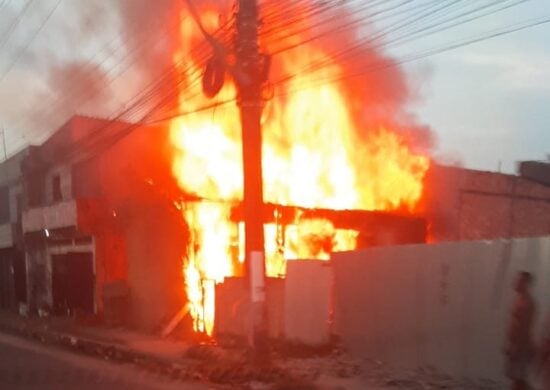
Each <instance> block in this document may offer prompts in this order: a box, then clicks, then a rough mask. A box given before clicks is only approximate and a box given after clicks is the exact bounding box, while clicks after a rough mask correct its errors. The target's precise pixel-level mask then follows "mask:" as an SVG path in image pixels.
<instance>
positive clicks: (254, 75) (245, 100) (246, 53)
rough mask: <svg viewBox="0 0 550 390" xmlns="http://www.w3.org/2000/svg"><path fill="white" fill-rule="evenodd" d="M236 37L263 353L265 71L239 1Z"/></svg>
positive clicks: (258, 341)
mask: <svg viewBox="0 0 550 390" xmlns="http://www.w3.org/2000/svg"><path fill="white" fill-rule="evenodd" d="M238 6H239V8H238V12H237V16H236V17H237V20H236V24H237V26H236V27H237V32H236V36H235V53H236V64H235V72H236V73H238V75H240V77H236V78H235V79H236V82H237V88H238V99H239V108H240V113H241V123H242V141H243V170H244V193H243V209H244V223H245V276H246V277H247V278H248V279H249V280H250V289H251V290H250V296H251V305H252V306H251V314H252V315H251V321H252V335H251V342H252V345H253V347H254V349H255V351H256V352H260V351H265V347H266V344H265V341H266V339H267V318H266V305H265V271H264V270H265V264H264V261H265V260H264V257H265V256H264V230H263V215H262V210H263V179H262V128H261V124H260V119H261V114H262V96H261V92H262V82H263V81H264V80H263V77H265V74H266V72H265V71H264V70H262V67H263V66H264V65H265V64H263V62H262V59H263V57H262V55H261V54H260V51H259V45H258V24H259V22H258V4H257V2H256V0H239V2H238Z"/></svg>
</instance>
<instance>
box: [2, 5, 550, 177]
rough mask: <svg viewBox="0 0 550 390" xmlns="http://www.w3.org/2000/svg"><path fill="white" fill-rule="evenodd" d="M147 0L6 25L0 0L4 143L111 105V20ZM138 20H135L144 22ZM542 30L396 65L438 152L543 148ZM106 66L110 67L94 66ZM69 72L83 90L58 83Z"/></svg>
mask: <svg viewBox="0 0 550 390" xmlns="http://www.w3.org/2000/svg"><path fill="white" fill-rule="evenodd" d="M132 1H133V2H132ZM146 1H147V0H116V1H100V0H89V1H84V0H80V1H79V0H72V1H71V0H34V1H33V2H32V3H31V4H30V6H29V9H28V11H27V12H26V13H25V14H24V17H23V18H22V19H21V21H20V23H18V24H17V25H16V26H15V28H14V29H13V31H12V32H11V33H9V31H10V26H11V25H12V23H13V20H14V18H15V17H16V16H17V15H18V13H19V12H20V11H21V10H22V9H23V7H24V6H25V4H26V0H0V7H1V8H0V127H1V128H4V130H5V133H6V144H7V145H6V146H7V150H8V154H12V153H14V152H15V151H16V150H18V149H20V148H21V147H23V146H24V145H25V144H28V143H39V142H41V141H42V140H43V139H44V138H45V137H46V136H47V135H48V134H49V133H50V132H51V131H52V130H53V129H55V128H56V126H59V125H60V124H62V123H63V122H64V121H65V120H66V119H67V117H68V116H69V115H70V114H71V113H74V112H78V113H85V114H86V113H92V114H94V115H97V116H109V113H112V112H113V111H114V110H116V109H117V108H120V107H122V106H123V105H124V102H125V101H126V100H127V99H128V97H130V96H132V94H133V93H135V92H136V90H137V89H138V88H139V87H138V85H139V83H137V82H136V80H137V79H139V78H140V70H139V69H128V68H127V67H125V66H124V65H117V64H118V63H119V62H120V63H121V64H124V63H128V62H130V61H133V60H135V58H132V56H128V53H127V51H128V48H126V50H122V49H121V47H122V46H123V45H124V44H125V43H124V36H123V29H122V28H121V24H122V23H123V20H122V15H123V13H124V12H126V11H127V10H128V9H130V8H125V6H128V4H138V3H140V2H141V3H143V2H146ZM58 2H59V4H58ZM122 5H125V6H122ZM56 6H57V8H55V12H53V14H52V15H51V17H50V18H49V19H48V15H49V12H50V11H51V10H52V9H54V7H56ZM545 15H547V16H550V1H548V0H529V1H525V2H524V3H523V4H520V5H518V6H516V7H514V8H511V9H508V10H505V11H501V12H499V13H497V14H494V15H491V16H489V17H485V18H483V19H479V20H475V21H472V22H471V23H468V24H466V25H463V26H459V27H457V28H454V29H451V30H448V31H445V32H443V33H440V34H437V36H435V37H434V36H431V37H427V38H425V39H423V40H421V41H418V42H414V43H413V44H408V45H401V46H398V47H392V48H388V49H387V53H388V54H390V55H391V56H394V57H396V58H397V59H399V58H402V57H403V56H406V55H407V53H411V52H414V51H416V50H422V49H424V48H433V47H438V46H439V45H445V44H449V43H451V42H455V41H457V40H461V39H464V38H468V37H475V36H479V35H480V34H482V33H483V32H486V31H490V30H493V29H495V28H499V27H504V26H509V25H512V24H515V23H517V22H520V21H525V20H529V19H533V18H538V17H541V16H545ZM152 16H155V15H152ZM157 16H159V17H157V18H156V19H162V18H161V17H160V16H161V15H157ZM46 19H47V23H45V24H44V25H43V27H41V24H42V22H43V21H44V20H46ZM151 19H152V20H154V18H151ZM137 24H138V26H134V27H133V28H135V29H138V30H139V29H143V30H146V29H147V28H148V26H141V25H139V21H138V22H137ZM126 27H128V26H126ZM154 27H155V26H153V27H151V28H154ZM380 27H383V26H380ZM8 33H9V34H8ZM6 36H8V37H9V39H7V40H6V39H5V37H6ZM548 37H550V23H548V24H545V25H542V26H537V27H534V28H531V29H528V30H524V31H520V32H516V33H513V34H509V35H505V36H501V37H498V38H494V39H491V40H487V41H484V42H481V43H476V44H473V45H469V46H466V47H462V48H459V49H455V50H452V51H448V52H444V53H440V54H438V55H435V56H430V57H428V58H425V59H421V60H418V61H414V62H410V63H406V64H404V65H403V67H404V70H405V72H406V73H407V78H408V81H409V83H410V86H411V88H413V90H414V91H415V94H416V95H417V99H415V100H414V102H413V103H412V104H411V107H410V108H409V110H410V111H411V112H412V113H413V114H414V115H416V116H417V118H418V119H419V120H420V121H421V122H422V123H425V124H427V125H429V126H430V127H431V129H432V131H433V133H434V134H435V137H436V139H437V144H436V146H435V149H434V151H433V153H434V156H435V158H436V159H437V160H438V161H441V162H444V163H453V164H455V163H456V164H460V165H463V166H466V167H468V168H473V169H481V170H492V171H496V170H501V171H504V172H514V171H515V163H516V161H518V160H529V159H536V160H540V159H546V158H547V154H550V39H549V38H548ZM143 39H145V38H143ZM29 41H30V42H31V44H30V45H29V46H28V47H26V46H25V45H26V43H27V42H29ZM161 46H162V44H161ZM161 49H162V48H159V50H161ZM93 59H101V60H102V61H103V62H102V66H101V69H99V68H98V69H95V68H94V67H93V66H92V67H91V66H90V64H91V63H92V60H93ZM83 64H84V65H86V66H84V69H88V70H89V72H88V73H87V74H86V78H85V80H82V79H81V78H79V72H81V71H82V69H83V67H82V65H83ZM106 68H108V69H109V72H105V71H102V70H104V69H106ZM76 79H78V80H80V82H79V86H81V87H82V89H83V90H86V92H82V91H79V92H78V93H77V92H74V93H75V94H76V95H69V96H66V95H65V94H61V93H59V91H61V90H63V89H64V87H66V86H67V85H71V81H73V80H76ZM109 79H114V81H109V82H106V80H109ZM99 84H101V85H106V84H107V85H108V88H107V89H109V93H108V94H107V93H106V91H105V90H103V89H101V88H96V89H94V87H93V86H94V85H99ZM120 86H124V88H120ZM90 90H91V92H90ZM113 91H114V93H113ZM83 95H85V98H83ZM98 102H101V104H100V105H98Z"/></svg>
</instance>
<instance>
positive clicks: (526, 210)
mask: <svg viewBox="0 0 550 390" xmlns="http://www.w3.org/2000/svg"><path fill="white" fill-rule="evenodd" d="M426 191H427V192H426V216H427V218H428V220H429V221H431V223H430V232H431V236H432V239H433V240H434V241H454V240H479V239H495V238H502V237H536V236H543V235H550V187H548V186H545V185H542V184H539V183H536V182H533V181H530V180H528V179H525V178H522V177H520V176H516V175H507V174H501V173H498V172H482V171H475V170H469V169H463V168H454V167H443V166H437V165H436V166H434V167H433V168H432V169H431V170H430V172H429V173H428V175H427V179H426Z"/></svg>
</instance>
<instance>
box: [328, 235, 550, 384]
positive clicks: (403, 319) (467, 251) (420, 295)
mask: <svg viewBox="0 0 550 390" xmlns="http://www.w3.org/2000/svg"><path fill="white" fill-rule="evenodd" d="M332 260H333V261H332V263H333V267H334V277H335V294H336V296H335V299H336V307H335V310H336V313H335V320H336V329H337V333H339V334H340V335H341V337H342V339H343V341H344V343H345V344H346V346H347V347H348V348H349V349H350V350H351V351H352V352H354V353H355V354H357V355H358V356H363V357H370V358H376V359H379V360H382V361H386V362H388V363H391V364H394V365H397V366H403V367H408V368H413V367H419V366H434V367H437V368H439V369H441V370H443V371H445V372H447V373H449V374H451V375H455V376H467V377H472V378H475V377H477V378H489V379H495V380H501V379H504V377H503V364H504V363H503V355H502V347H503V344H504V337H505V334H506V328H507V325H508V320H509V314H510V307H511V304H512V300H513V290H512V286H513V281H514V278H515V275H516V272H517V271H518V270H527V271H531V272H532V273H533V274H534V275H535V285H534V295H535V299H536V302H537V309H538V315H537V327H536V335H537V337H540V335H541V332H542V328H543V323H546V322H547V321H546V319H547V318H548V316H549V315H550V237H541V238H527V239H515V240H497V241H481V242H453V243H442V244H430V245H403V246H393V247H378V248H371V249H366V250H361V251H354V252H344V253H335V254H333V256H332Z"/></svg>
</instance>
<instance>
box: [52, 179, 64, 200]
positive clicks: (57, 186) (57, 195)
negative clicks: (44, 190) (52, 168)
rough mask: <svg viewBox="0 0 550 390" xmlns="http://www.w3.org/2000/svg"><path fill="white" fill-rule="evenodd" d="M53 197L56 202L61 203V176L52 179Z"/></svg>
mask: <svg viewBox="0 0 550 390" xmlns="http://www.w3.org/2000/svg"><path fill="white" fill-rule="evenodd" d="M52 197H53V201H54V202H59V201H60V200H61V199H62V196H61V177H60V176H59V175H55V176H54V177H53V179H52Z"/></svg>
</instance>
